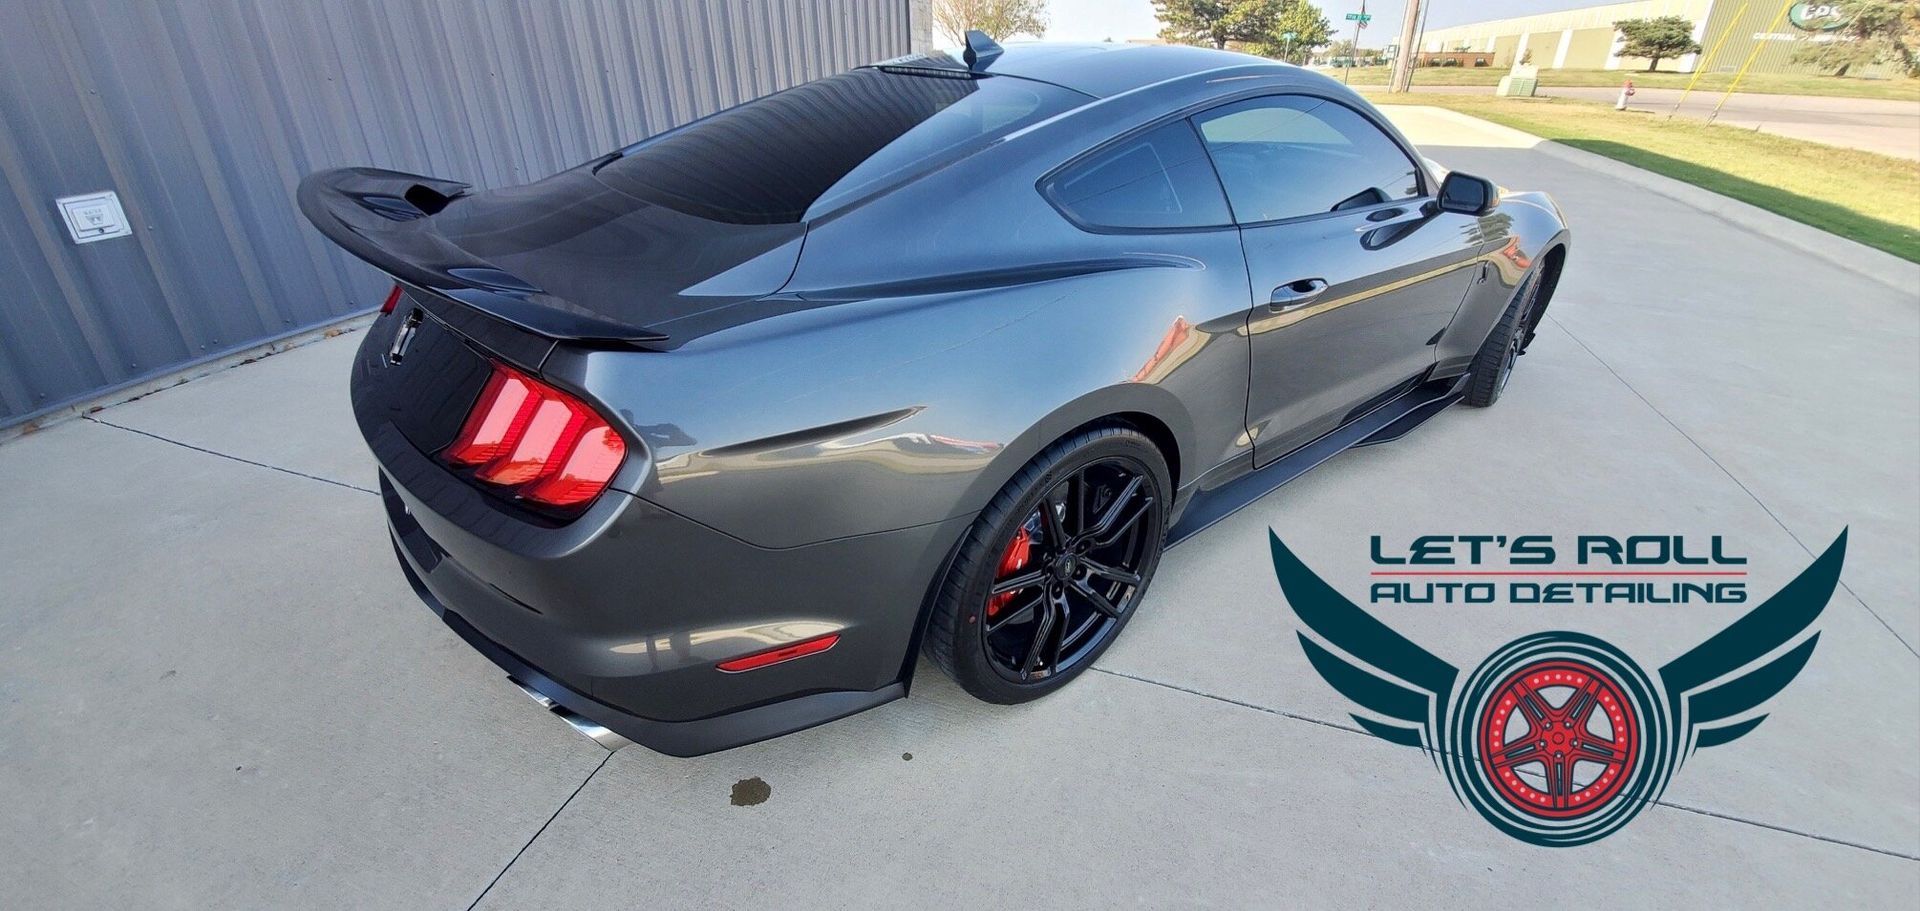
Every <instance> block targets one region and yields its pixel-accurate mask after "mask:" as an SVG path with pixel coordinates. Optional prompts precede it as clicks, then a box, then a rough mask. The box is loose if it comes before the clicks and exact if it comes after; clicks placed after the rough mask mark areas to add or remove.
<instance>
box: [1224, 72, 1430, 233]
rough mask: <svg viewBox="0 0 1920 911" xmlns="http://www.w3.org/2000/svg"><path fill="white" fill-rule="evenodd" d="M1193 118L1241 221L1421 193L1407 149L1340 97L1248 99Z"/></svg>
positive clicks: (1334, 209)
mask: <svg viewBox="0 0 1920 911" xmlns="http://www.w3.org/2000/svg"><path fill="white" fill-rule="evenodd" d="M1193 120H1194V123H1196V124H1198V125H1199V127H1200V135H1201V136H1202V137H1203V138H1205V139H1206V142H1207V151H1209V152H1211V153H1212V154H1213V163H1214V166H1215V167H1217V168H1219V170H1220V182H1221V183H1222V184H1224V185H1225V186H1226V188H1227V199H1228V200H1229V201H1231V202H1232V203H1233V214H1234V216H1235V217H1236V218H1237V219H1238V220H1239V221H1240V222H1241V223H1242V224H1248V223H1253V222H1262V221H1273V220H1275V219H1280V218H1297V217H1299V216H1302V215H1317V214H1320V213H1322V212H1337V211H1339V210H1341V209H1351V208H1354V207H1356V206H1366V205H1373V204H1375V203H1383V202H1391V201H1393V200H1396V199H1406V198H1408V197H1412V196H1418V195H1420V178H1419V176H1418V171H1417V170H1416V169H1415V167H1414V164H1413V162H1412V161H1411V160H1410V159H1408V158H1407V156H1406V153H1404V152H1402V151H1400V147H1399V146H1397V145H1395V144H1394V142H1393V140H1391V139H1389V138H1387V134H1385V133H1383V132H1381V131H1380V129H1379V128H1378V127H1376V126H1374V125H1373V124H1372V123H1370V122H1368V121H1367V119H1366V118H1364V117H1361V116H1360V115H1359V114H1357V113H1355V112H1354V111H1353V109H1352V108H1349V107H1347V106H1345V105H1342V104H1338V103H1335V102H1332V101H1326V100H1324V99H1320V98H1309V97H1307V96H1304V95H1280V96H1273V97H1267V98H1252V99H1248V100H1246V101H1241V102H1237V103H1234V104H1230V105H1226V106H1224V107H1219V108H1215V109H1213V110H1211V111H1208V112H1206V113H1204V114H1201V115H1199V116H1197V117H1195V118H1194V119H1193Z"/></svg>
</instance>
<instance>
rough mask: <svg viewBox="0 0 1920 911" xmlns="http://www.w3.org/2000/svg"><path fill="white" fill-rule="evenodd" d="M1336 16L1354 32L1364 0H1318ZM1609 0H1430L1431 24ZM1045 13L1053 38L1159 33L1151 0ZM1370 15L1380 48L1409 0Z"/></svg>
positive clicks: (1375, 2) (1370, 6)
mask: <svg viewBox="0 0 1920 911" xmlns="http://www.w3.org/2000/svg"><path fill="white" fill-rule="evenodd" d="M1314 2H1315V4H1316V5H1317V6H1319V7H1320V8H1321V9H1322V10H1324V11H1325V12H1326V15H1327V18H1328V19H1330V20H1332V22H1333V28H1334V35H1335V37H1336V38H1349V37H1352V35H1353V23H1351V22H1348V21H1346V18H1345V17H1346V15H1347V14H1348V13H1357V12H1359V11H1360V0H1314ZM1606 2H1610V0H1427V2H1426V4H1425V5H1426V6H1427V8H1428V12H1427V27H1428V28H1445V27H1446V26H1449V25H1461V24H1464V23H1468V22H1480V21H1482V20H1486V19H1505V18H1507V17H1509V16H1526V15H1530V14H1532V13H1546V12H1552V11H1554V10H1564V9H1578V8H1580V7H1583V6H1597V5H1599V4H1601V3H1606ZM1047 13H1048V16H1049V18H1050V19H1051V20H1052V25H1051V27H1049V28H1048V29H1047V34H1046V37H1047V40H1049V41H1105V40H1106V39H1108V38H1112V39H1113V40H1115V41H1125V40H1127V39H1129V38H1151V37H1153V36H1154V35H1155V34H1157V33H1158V32H1159V31H1160V24H1159V22H1157V21H1155V19H1154V18H1153V4H1152V3H1151V2H1150V0H1049V2H1048V4H1047ZM1367 13H1368V14H1369V15H1371V16H1373V21H1371V22H1369V23H1368V24H1367V29H1366V31H1364V32H1362V33H1361V36H1360V46H1361V47H1379V46H1382V45H1386V44H1392V43H1394V42H1397V41H1399V40H1400V18H1401V17H1402V16H1405V15H1406V3H1405V0H1372V2H1368V3H1367Z"/></svg>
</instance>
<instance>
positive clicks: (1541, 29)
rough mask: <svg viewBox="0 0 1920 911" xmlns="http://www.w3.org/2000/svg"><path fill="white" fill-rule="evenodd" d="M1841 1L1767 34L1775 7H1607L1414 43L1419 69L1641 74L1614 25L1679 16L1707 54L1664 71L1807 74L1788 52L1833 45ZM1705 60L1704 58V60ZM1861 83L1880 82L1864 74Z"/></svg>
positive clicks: (1812, 8)
mask: <svg viewBox="0 0 1920 911" xmlns="http://www.w3.org/2000/svg"><path fill="white" fill-rule="evenodd" d="M1846 7H1847V3H1846V2H1845V0H1841V2H1835V3H1795V4H1793V6H1792V8H1791V9H1790V10H1789V12H1788V15H1787V16H1786V17H1785V18H1783V19H1781V20H1780V25H1779V27H1778V28H1777V29H1772V30H1769V28H1768V26H1770V25H1772V24H1773V22H1774V18H1775V17H1776V16H1779V15H1780V7H1779V6H1778V5H1777V4H1776V3H1741V2H1738V0H1638V2H1633V3H1610V4H1607V5H1605V6H1588V7H1583V8H1581V9H1573V10H1564V11H1561V12H1557V13H1540V14H1538V15H1534V16H1520V17H1517V18H1513V19H1494V20H1490V21H1487V22H1475V23H1471V24H1468V25H1456V26H1452V27H1450V28H1436V29H1429V30H1427V32H1426V34H1425V35H1424V36H1423V37H1422V40H1421V41H1420V48H1419V50H1420V57H1419V62H1420V65H1422V66H1427V65H1437V64H1440V63H1441V62H1442V61H1444V60H1446V59H1448V58H1452V59H1455V60H1459V61H1460V62H1459V63H1457V64H1454V65H1456V66H1467V67H1472V66H1475V65H1480V66H1493V67H1500V68H1506V67H1511V66H1513V65H1514V64H1515V63H1519V62H1522V61H1526V60H1527V58H1528V55H1529V54H1531V55H1532V59H1531V61H1529V62H1531V63H1532V64H1533V65H1535V66H1537V67H1539V68H1541V69H1543V70H1553V69H1577V70H1601V69H1605V70H1616V69H1617V70H1644V69H1646V68H1647V60H1646V59H1645V58H1642V57H1616V56H1614V52H1615V51H1617V50H1619V49H1620V48H1621V47H1622V46H1623V45H1624V44H1625V43H1626V41H1625V39H1623V38H1622V37H1621V36H1620V34H1619V33H1618V32H1617V31H1615V30H1614V28H1613V23H1615V22H1618V21H1621V20H1623V19H1651V18H1655V17H1659V16H1684V17H1686V18H1687V19H1690V20H1692V21H1693V40H1695V41H1698V42H1699V43H1700V45H1701V47H1702V48H1704V49H1705V52H1703V53H1699V54H1687V55H1686V56H1683V57H1678V58H1675V59H1672V60H1671V61H1669V60H1661V61H1660V69H1661V70H1663V71H1670V72H1673V71H1677V72H1682V73H1690V72H1693V71H1694V69H1695V68H1697V67H1702V65H1703V62H1704V68H1705V69H1706V70H1707V71H1708V72H1714V73H1723V72H1733V71H1734V70H1737V69H1739V68H1740V67H1741V65H1742V64H1744V63H1746V61H1747V58H1748V56H1749V55H1752V54H1753V52H1754V49H1755V47H1756V46H1757V47H1758V48H1759V50H1760V53H1759V54H1758V55H1757V56H1755V57H1754V60H1753V69H1752V70H1751V71H1750V72H1756V73H1781V72H1805V71H1806V68H1805V67H1802V66H1799V65H1796V64H1794V63H1793V52H1794V51H1795V50H1796V49H1798V48H1799V47H1801V46H1803V44H1804V43H1805V42H1808V41H1831V40H1833V37H1832V32H1833V30H1834V29H1837V28H1838V27H1839V26H1840V25H1842V24H1844V23H1845V22H1846ZM1709 57H1710V59H1704V61H1703V58H1709ZM1865 75H1879V74H1878V73H1869V74H1865Z"/></svg>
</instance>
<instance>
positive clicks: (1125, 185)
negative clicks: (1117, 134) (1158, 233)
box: [1047, 120, 1233, 228]
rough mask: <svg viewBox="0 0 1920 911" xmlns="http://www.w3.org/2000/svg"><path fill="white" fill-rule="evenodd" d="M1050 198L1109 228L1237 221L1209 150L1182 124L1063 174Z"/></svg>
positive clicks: (1132, 141)
mask: <svg viewBox="0 0 1920 911" xmlns="http://www.w3.org/2000/svg"><path fill="white" fill-rule="evenodd" d="M1047 192H1048V195H1050V196H1051V197H1052V198H1053V201H1054V203H1055V204H1057V205H1059V206H1060V208H1062V209H1064V210H1066V211H1067V213H1068V214H1070V215H1072V216H1073V217H1074V218H1076V219H1079V220H1080V221H1082V222H1085V223H1086V224H1090V225H1099V226H1102V227H1109V228H1198V227H1206V226H1210V225H1225V224H1230V223H1231V222H1232V221H1233V218H1232V216H1231V215H1230V214H1229V213H1228V212H1227V200H1226V197H1224V196H1222V195H1221V193H1220V181H1219V180H1218V179H1216V178H1215V177H1214V176H1213V165H1212V164H1211V163H1209V162H1208V161H1207V153H1206V150H1204V149H1202V148H1201V147H1200V140H1199V139H1198V138H1196V137H1195V136H1194V134H1193V127H1192V126H1191V125H1190V124H1188V123H1187V122H1186V121H1184V120H1177V121H1174V122H1173V123H1170V124H1167V125H1166V126H1163V127H1159V128H1157V129H1153V130H1149V131H1147V132H1145V133H1142V134H1141V135H1139V136H1135V137H1132V138H1129V139H1125V140H1122V141H1121V142H1120V143H1119V144H1118V145H1115V146H1113V147H1112V148H1109V149H1106V150H1103V151H1101V152H1099V153H1098V154H1095V155H1094V156H1092V157H1091V158H1088V159H1087V160H1086V161H1083V162H1080V163H1079V164H1076V165H1074V166H1073V167H1071V168H1069V169H1067V170H1066V171H1065V172H1063V173H1061V174H1060V176H1058V177H1056V178H1054V179H1053V181H1052V182H1051V183H1050V184H1049V185H1048V189H1047Z"/></svg>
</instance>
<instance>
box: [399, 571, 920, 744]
mask: <svg viewBox="0 0 1920 911" xmlns="http://www.w3.org/2000/svg"><path fill="white" fill-rule="evenodd" d="M394 552H395V554H396V555H397V556H398V557H399V558H400V569H401V571H402V572H404V573H406V576H407V581H408V582H409V583H411V584H412V585H413V590H414V593H415V594H418V595H419V596H420V600H422V601H424V602H426V604H427V606H428V607H430V608H433V612H434V613H436V614H439V615H440V619H441V620H442V621H444V622H445V623H446V624H447V627H448V628H449V629H451V630H453V631H454V632H455V633H458V634H459V635H460V638H462V639H465V640H466V641H467V644H468V645H471V646H473V649H474V651H477V652H479V653H480V654H482V655H485V656H487V659H488V660H490V661H492V662H493V663H494V664H496V665H499V666H500V669H501V670H503V671H506V672H507V676H508V677H511V678H512V679H513V680H514V681H515V682H517V683H519V684H520V685H521V686H522V687H524V688H526V689H529V690H532V691H534V692H536V693H539V694H540V695H541V696H545V697H546V698H547V699H548V700H551V701H552V702H553V703H554V704H555V705H558V706H560V707H561V708H563V709H565V710H566V711H567V712H569V713H571V714H574V715H577V716H579V717H581V718H585V719H587V720H589V721H592V722H593V723H595V724H598V725H600V726H601V727H603V728H606V729H607V730H609V731H612V732H614V733H615V734H618V735H620V736H621V737H625V738H626V739H628V740H631V741H633V742H634V743H637V744H640V745H641V746H644V747H646V748H648V749H651V750H656V751H658V752H661V753H666V754H667V755H669V756H700V755H703V754H706V753H713V752H717V751H720V750H725V749H731V748H733V747H737V746H745V745H746V744H749V743H755V742H758V741H761V740H766V739H767V738H769V737H778V736H780V735H781V734H791V733H793V732H794V731H799V730H804V729H806V728H810V727H813V726H814V725H818V724H825V723H827V722H829V721H834V720H836V719H840V718H845V717H847V716H848V715H852V714H855V713H857V712H864V711H866V710H867V709H870V708H873V707H875V706H878V705H883V704H885V703H888V702H892V701H893V700H895V699H898V698H900V697H902V696H905V695H906V694H907V685H906V683H905V682H903V681H896V682H894V683H890V684H887V685H886V686H883V687H881V688H880V689H877V690H871V691H869V692H864V693H860V692H828V693H815V694H813V695H811V696H801V697H798V698H795V699H788V700H784V701H781V702H775V703H772V704H769V705H763V706H758V707H756V708H751V709H743V710H741V711H737V712H732V713H729V714H725V715H716V716H714V717H711V718H701V719H697V720H693V721H657V720H655V719H652V718H642V717H640V716H638V715H635V714H632V713H630V712H625V711H622V710H620V709H618V708H615V707H613V706H610V705H607V704H606V703H604V702H601V701H599V700H597V699H594V698H593V697H592V696H588V695H586V694H585V693H581V692H577V691H575V690H573V689H572V688H570V687H568V686H567V685H566V684H563V683H561V682H559V681H558V680H555V679H553V678H552V677H550V676H548V675H547V673H546V672H545V671H542V670H540V669H539V668H537V667H534V666H533V665H531V664H528V663H527V662H525V661H523V660H521V658H520V656H518V655H515V654H514V653H513V652H511V651H509V650H507V648H506V647H505V646H503V645H501V644H500V643H498V642H495V641H493V640H492V639H489V638H487V637H486V635H485V634H483V633H481V632H480V631H479V630H477V629H474V628H473V625H472V624H470V623H468V622H467V621H465V620H463V619H461V617H460V615H459V614H457V613H455V612H453V611H451V610H448V609H447V607H446V605H445V604H444V603H442V602H441V601H440V598H439V596H437V595H435V594H434V593H433V591H432V589H429V588H428V587H427V585H426V583H425V582H424V581H422V580H421V578H420V572H419V570H417V569H415V568H414V566H413V561H412V560H411V559H409V558H408V556H407V552H406V549H405V548H404V547H402V546H401V544H400V542H399V540H398V538H397V537H396V539H395V541H394ZM595 739H596V740H598V739H600V738H598V737H596V738H595Z"/></svg>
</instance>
